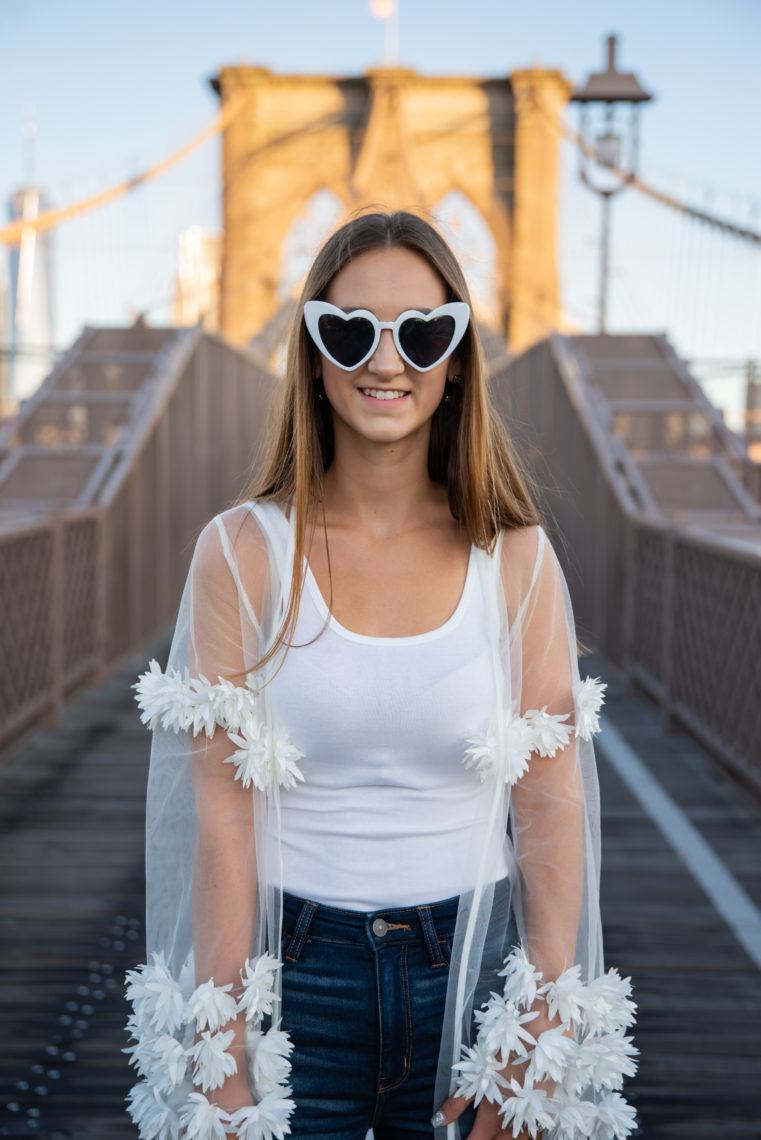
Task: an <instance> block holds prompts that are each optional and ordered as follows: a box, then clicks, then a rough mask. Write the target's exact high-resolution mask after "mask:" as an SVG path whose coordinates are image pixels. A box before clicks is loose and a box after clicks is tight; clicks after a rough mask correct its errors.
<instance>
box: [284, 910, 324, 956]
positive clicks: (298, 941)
mask: <svg viewBox="0 0 761 1140" xmlns="http://www.w3.org/2000/svg"><path fill="white" fill-rule="evenodd" d="M316 910H317V903H313V902H305V903H304V905H303V906H302V908H301V914H300V915H299V918H298V922H297V923H296V926H295V927H294V930H293V934H292V935H291V939H290V941H289V943H288V945H287V946H286V948H285V955H284V957H285V958H287V959H288V961H289V962H298V960H299V957H300V955H301V949H302V947H303V945H304V940H305V938H306V936H307V932H308V930H309V924H310V923H311V921H312V919H313V918H314V912H315V911H316Z"/></svg>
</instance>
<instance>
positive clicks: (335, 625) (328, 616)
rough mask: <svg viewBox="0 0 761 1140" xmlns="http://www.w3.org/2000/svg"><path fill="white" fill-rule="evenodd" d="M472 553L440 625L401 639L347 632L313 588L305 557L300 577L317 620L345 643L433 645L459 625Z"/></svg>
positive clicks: (472, 568) (471, 569)
mask: <svg viewBox="0 0 761 1140" xmlns="http://www.w3.org/2000/svg"><path fill="white" fill-rule="evenodd" d="M474 552H475V546H474V545H473V544H472V543H471V546H470V552H469V554H468V568H467V571H466V573H465V582H464V583H463V587H462V591H461V592H460V597H459V600H458V602H457V605H456V606H455V608H454V610H453V611H452V613H451V614H450V615H449V617H448V618H447V620H446V621H445V622H444V624H443V625H437V626H436V628H435V629H429V630H426V631H425V632H424V633H410V634H407V635H406V636H404V637H377V636H374V635H372V634H369V633H357V632H356V631H355V630H353V629H348V627H347V626H345V625H342V624H341V622H340V621H339V620H338V618H336V617H334V615H333V614H332V613H331V611H330V609H329V608H328V604H327V602H326V601H325V599H324V598H323V596H322V591H321V590H320V587H319V586H318V585H317V579H316V578H315V576H314V574H313V572H312V567H311V566H310V565H309V562H308V560H307V558H306V556H304V559H303V562H304V577H305V579H306V583H307V587H308V589H309V592H310V594H311V595H312V600H313V601H314V603H315V605H316V606H317V609H318V610H319V612H320V616H321V617H322V619H323V621H326V622H327V624H328V626H329V627H330V629H332V630H333V631H334V633H337V634H339V636H340V637H345V638H346V639H347V640H348V641H357V642H361V643H362V644H364V645H422V644H423V643H424V642H426V641H435V640H437V639H438V638H439V637H444V636H445V635H446V634H448V633H449V632H450V631H451V630H453V629H454V628H455V626H457V625H458V624H459V622H460V620H461V618H462V615H463V613H464V611H465V607H466V605H467V603H468V599H469V597H470V593H471V591H472V589H473V579H474V577H475V557H474Z"/></svg>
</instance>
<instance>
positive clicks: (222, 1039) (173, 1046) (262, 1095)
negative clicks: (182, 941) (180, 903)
mask: <svg viewBox="0 0 761 1140" xmlns="http://www.w3.org/2000/svg"><path fill="white" fill-rule="evenodd" d="M281 965H282V963H281V962H280V960H279V958H274V957H273V956H272V955H270V954H262V955H261V956H260V957H259V958H255V959H251V958H247V959H246V962H245V964H244V968H243V970H242V971H241V982H242V986H243V991H242V993H241V994H240V996H239V997H237V998H236V997H234V996H233V995H232V993H231V992H230V991H231V990H232V988H233V987H232V983H230V984H228V985H225V986H216V985H215V984H214V980H213V978H210V979H209V980H208V981H207V982H203V983H201V985H199V986H196V988H195V989H193V990H192V991H191V990H190V987H188V990H187V991H186V992H183V989H182V987H181V985H180V983H179V982H178V981H177V980H176V979H175V978H174V977H172V975H171V973H170V971H169V969H168V968H167V964H166V961H165V959H164V956H163V954H160V953H154V954H153V961H152V963H151V964H150V965H148V964H146V963H143V964H142V965H140V966H138V967H137V968H136V969H134V970H128V971H127V974H126V987H125V988H126V994H127V997H128V999H129V1000H130V1002H131V1003H132V1009H133V1012H132V1014H131V1015H130V1017H129V1019H128V1021H127V1029H128V1030H129V1033H130V1037H131V1038H132V1039H133V1040H134V1042H135V1044H133V1045H131V1046H129V1048H127V1049H124V1050H123V1052H124V1053H127V1054H128V1055H129V1056H130V1064H131V1065H133V1066H134V1067H135V1069H136V1070H137V1073H138V1076H139V1077H140V1078H141V1080H140V1081H138V1083H137V1084H136V1085H134V1086H133V1087H132V1089H131V1090H130V1092H129V1094H128V1096H127V1105H128V1112H129V1115H130V1117H131V1118H132V1121H133V1122H134V1124H135V1125H136V1126H137V1129H138V1133H139V1135H140V1137H141V1140H178V1138H179V1137H180V1136H182V1137H183V1140H185V1138H188V1140H225V1137H226V1136H227V1135H228V1134H229V1133H230V1132H234V1133H235V1134H236V1136H239V1137H242V1138H243V1140H283V1138H284V1137H285V1136H286V1135H287V1134H288V1133H289V1132H290V1125H289V1123H288V1121H289V1118H290V1115H291V1113H292V1112H293V1110H294V1108H295V1107H296V1106H295V1104H294V1102H293V1100H291V1088H290V1086H289V1084H288V1083H287V1082H288V1078H289V1076H290V1071H291V1062H290V1061H289V1059H288V1058H289V1055H290V1053H291V1051H292V1049H293V1045H292V1043H291V1041H290V1039H289V1037H288V1034H287V1033H285V1032H283V1031H282V1030H280V1029H275V1028H270V1029H268V1030H267V1031H266V1033H265V1032H263V1031H262V1029H261V1022H262V1019H263V1017H264V1015H265V1014H271V1013H272V1009H273V1001H274V998H275V994H274V992H273V990H272V986H273V984H274V977H275V971H276V970H279V969H280V968H281ZM239 1013H243V1014H245V1018H246V1030H245V1037H246V1055H247V1058H248V1067H249V1073H250V1081H249V1084H250V1086H251V1088H252V1089H253V1094H254V1095H253V1098H252V1099H254V1100H255V1103H254V1104H250V1105H246V1106H243V1107H241V1108H238V1109H236V1110H235V1111H234V1112H232V1113H228V1112H226V1111H225V1110H224V1109H222V1108H220V1107H219V1106H218V1105H216V1104H214V1103H213V1101H211V1100H209V1098H208V1096H207V1095H205V1094H207V1093H210V1094H212V1095H213V1091H214V1090H215V1089H217V1088H219V1087H220V1086H221V1085H222V1084H224V1081H225V1080H226V1078H227V1077H228V1076H232V1075H233V1074H234V1073H237V1071H238V1060H237V1059H236V1058H235V1056H234V1055H233V1053H232V1052H231V1051H230V1049H229V1046H230V1045H231V1043H232V1041H233V1038H234V1032H233V1030H232V1029H228V1030H225V1029H224V1026H225V1025H227V1024H228V1022H230V1021H231V1020H232V1019H234V1018H235V1017H236V1016H237V1015H238V1014H239ZM196 1036H198V1040H196ZM199 1090H200V1091H199Z"/></svg>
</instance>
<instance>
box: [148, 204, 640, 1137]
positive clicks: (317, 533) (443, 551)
mask: <svg viewBox="0 0 761 1140" xmlns="http://www.w3.org/2000/svg"><path fill="white" fill-rule="evenodd" d="M273 440H274V445H273V450H272V454H271V456H270V457H269V459H268V461H267V463H266V464H265V465H264V467H263V472H262V474H261V475H260V476H259V477H258V478H257V479H256V480H255V481H254V482H253V484H252V486H251V487H249V488H248V489H247V491H246V493H245V495H244V498H243V500H242V501H241V502H240V503H239V504H238V505H236V506H234V507H232V508H231V509H229V510H227V511H223V512H222V513H221V514H219V515H217V516H215V518H214V519H212V520H211V522H210V523H209V524H208V525H207V526H206V527H205V528H204V530H203V532H202V533H201V535H200V537H199V539H198V542H197V545H196V548H195V552H194V556H193V561H192V565H191V568H190V572H189V575H188V580H187V583H186V587H185V592H184V594H183V598H182V602H181V605H180V611H179V615H178V620H177V625H176V628H175V633H174V638H173V642H172V647H171V652H170V657H169V662H168V666H167V670H166V672H162V671H161V669H160V668H159V666H158V663H157V662H155V661H152V662H151V664H150V669H149V671H148V672H147V673H145V674H143V675H142V676H141V678H140V679H139V681H138V682H137V684H136V686H135V687H136V688H137V690H138V701H139V703H140V707H141V710H142V718H143V720H144V722H145V723H146V724H147V725H148V726H149V727H150V728H151V730H152V731H153V734H154V735H153V741H152V749H151V771H150V779H149V789H148V812H147V836H148V841H147V842H148V846H147V885H148V900H147V949H148V955H149V962H148V963H146V964H144V965H142V966H141V967H139V968H138V969H137V970H135V971H131V972H130V974H129V975H128V994H129V996H130V998H131V1000H132V1002H133V1005H134V1011H135V1012H134V1014H133V1015H132V1017H131V1018H130V1022H129V1028H130V1030H131V1033H132V1037H133V1038H134V1042H135V1043H134V1044H133V1045H132V1046H131V1048H130V1050H129V1052H130V1053H131V1058H132V1063H134V1064H135V1065H136V1067H137V1070H138V1073H139V1075H140V1077H141V1078H142V1080H141V1081H139V1082H138V1084H137V1085H136V1086H135V1088H134V1089H133V1090H132V1092H131V1094H130V1098H129V1101H130V1113H131V1115H132V1117H133V1119H134V1120H135V1121H136V1123H137V1124H138V1126H139V1128H140V1132H141V1135H142V1136H144V1137H149V1138H151V1140H152V1138H154V1137H159V1138H162V1140H163V1138H164V1137H174V1136H177V1135H178V1134H179V1135H183V1136H187V1137H191V1138H193V1137H199V1138H201V1140H210V1138H214V1140H221V1138H223V1137H225V1136H240V1137H244V1138H245V1140H259V1138H265V1140H268V1138H269V1137H282V1136H283V1135H285V1134H286V1133H288V1132H290V1133H291V1135H293V1136H294V1137H306V1136H318V1135H319V1136H324V1137H331V1138H333V1140H362V1138H363V1137H364V1136H365V1133H366V1131H367V1130H368V1129H369V1128H370V1127H372V1128H373V1131H374V1135H375V1138H376V1140H405V1138H407V1137H413V1136H419V1135H421V1134H422V1135H429V1136H430V1135H435V1136H437V1137H442V1138H443V1137H447V1138H448V1140H455V1138H457V1137H463V1138H464V1137H471V1140H493V1138H496V1137H500V1138H502V1137H508V1136H510V1137H520V1138H521V1140H525V1138H526V1137H532V1138H534V1137H536V1136H538V1135H544V1136H546V1137H550V1136H553V1137H555V1136H557V1137H562V1138H565V1140H575V1138H576V1137H594V1138H595V1140H605V1138H607V1137H625V1136H627V1135H628V1134H629V1132H630V1131H631V1129H632V1128H633V1126H634V1114H633V1112H632V1110H631V1109H630V1108H629V1106H628V1105H627V1104H626V1102H625V1101H624V1100H623V1098H622V1097H621V1096H620V1095H619V1093H618V1091H617V1090H618V1089H620V1088H621V1086H622V1082H623V1078H624V1076H627V1075H631V1074H632V1073H633V1072H634V1062H633V1059H632V1058H633V1054H634V1053H635V1052H636V1050H634V1049H633V1047H632V1045H631V1039H630V1038H627V1037H625V1036H624V1034H625V1030H626V1028H627V1027H628V1026H629V1025H631V1024H632V1022H633V1011H634V1008H635V1007H634V1005H633V1003H632V1002H631V1001H630V1000H629V999H628V994H629V993H630V986H629V984H628V979H626V980H622V979H621V978H620V977H619V976H618V974H617V973H616V971H615V970H610V971H608V973H606V974H603V973H602V947H601V937H600V918H599V907H598V889H599V811H598V802H597V781H596V772H595V766H594V756H593V749H592V744H591V737H592V734H593V733H594V732H595V731H597V729H598V721H597V712H598V710H599V707H600V705H601V703H602V690H603V688H604V686H601V685H599V684H598V682H597V681H596V680H592V679H590V678H587V679H586V680H585V681H583V682H582V681H581V680H580V678H579V674H578V666H577V660H576V642H575V635H574V627H573V617H572V612H571V607H570V601H569V598H568V592H567V589H566V585H565V581H564V578H563V574H562V571H561V569H560V566H559V564H558V562H557V559H556V557H555V554H554V551H553V549H552V547H551V545H550V543H549V540H548V539H547V537H546V534H545V532H544V530H543V528H542V526H541V525H540V523H539V518H538V514H537V511H536V508H535V507H534V505H533V503H532V500H531V497H530V494H529V490H528V484H527V480H526V478H525V476H522V475H521V474H520V473H519V469H518V466H517V464H516V461H515V459H514V457H513V455H512V452H511V448H510V446H509V443H508V440H507V437H506V434H505V430H504V428H503V427H502V425H501V424H500V422H499V421H498V419H497V417H496V415H495V413H494V411H493V409H492V407H491V404H490V402H489V398H488V395H487V392H486V387H485V382H484V368H483V361H482V353H481V349H480V347H479V343H478V335H477V330H476V327H475V324H474V321H473V319H472V314H471V310H470V301H469V296H468V290H467V285H466V283H465V280H464V277H463V274H462V271H461V269H460V267H459V265H458V264H457V261H456V259H455V257H454V256H453V254H452V252H451V250H450V249H449V247H448V246H447V245H446V243H445V242H444V241H443V239H442V238H441V236H440V235H439V234H438V233H437V231H436V230H435V229H434V228H433V227H432V226H431V225H430V224H429V223H428V222H426V221H425V220H423V219H422V218H420V217H417V216H415V215H413V214H410V213H406V212H397V213H393V214H384V213H371V214H365V215H361V216H359V217H355V218H354V219H353V220H351V221H350V222H348V223H347V224H346V225H344V226H343V227H342V228H341V229H339V230H338V231H337V232H336V233H335V234H334V235H333V236H332V237H331V238H330V239H329V240H328V242H327V243H326V244H325V246H324V247H323V249H322V250H321V251H320V253H319V254H318V256H317V258H316V260H315V262H314V265H313V266H312V268H311V271H310V273H309V275H308V277H307V280H306V283H305V285H304V290H303V293H302V298H301V301H300V303H299V306H298V309H297V313H296V316H295V319H294V324H293V329H292V334H291V338H290V343H289V351H288V365H287V377H286V383H285V389H284V403H283V408H282V411H281V413H280V419H279V424H278V425H277V427H276V429H275V433H274V436H273ZM432 1114H433V1115H432Z"/></svg>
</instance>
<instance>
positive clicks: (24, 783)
mask: <svg viewBox="0 0 761 1140" xmlns="http://www.w3.org/2000/svg"><path fill="white" fill-rule="evenodd" d="M165 648H166V643H165V642H159V643H157V644H156V645H154V646H152V647H150V648H149V649H147V650H145V651H144V652H143V653H141V654H140V655H139V656H138V657H136V658H134V659H132V660H131V661H128V662H126V663H124V665H123V666H122V667H121V668H120V669H119V670H118V671H117V672H116V673H114V674H113V675H112V676H111V677H110V679H109V680H108V681H107V682H106V683H105V684H104V685H103V686H102V687H101V688H99V689H98V690H97V691H93V692H90V693H86V694H84V695H83V696H81V697H80V698H78V699H76V700H74V701H72V702H71V703H70V704H69V705H68V707H67V708H66V710H65V713H64V717H63V721H62V724H61V726H60V728H59V729H57V730H56V731H51V732H41V733H38V734H36V735H34V736H32V737H29V738H28V739H26V740H25V741H23V742H22V743H21V744H20V745H18V746H17V747H16V748H14V749H13V750H12V751H11V752H10V753H8V754H6V755H5V756H4V757H3V758H2V761H0V827H1V828H2V835H1V836H0V969H1V974H0V1008H1V1009H2V1016H3V1028H4V1032H3V1033H2V1035H0V1136H37V1137H46V1138H49V1140H57V1138H63V1137H81V1138H83V1140H84V1138H87V1137H97V1138H98V1140H121V1138H125V1140H126V1138H127V1137H129V1138H130V1140H135V1137H136V1132H135V1130H134V1129H133V1128H132V1126H131V1124H130V1122H129V1119H128V1117H127V1116H126V1113H125V1111H124V1105H123V1100H124V1096H125V1094H126V1092H127V1090H128V1088H129V1086H130V1084H131V1083H132V1070H131V1069H130V1068H129V1067H128V1065H127V1063H126V1057H125V1056H124V1054H123V1053H122V1052H121V1050H122V1049H123V1048H124V1047H125V1046H126V1044H127V1039H126V1034H125V1033H124V1030H123V1026H124V1022H125V1020H126V1017H127V1013H128V1009H127V1005H126V1002H125V1000H124V997H123V993H122V983H123V976H124V971H125V970H126V969H128V968H129V967H131V966H133V965H134V964H135V963H136V962H138V961H142V960H144V944H143V833H142V824H143V809H144V794H145V777H146V767H147V757H148V743H149V737H148V734H147V732H146V730H145V729H144V728H143V726H142V725H141V724H140V722H139V719H138V715H137V709H136V706H135V704H134V700H133V691H132V690H131V689H130V688H129V685H130V683H131V682H132V681H133V680H134V679H135V676H136V674H137V672H139V671H141V670H142V669H143V668H144V667H145V664H146V662H147V660H148V658H149V657H150V656H152V655H155V656H158V657H159V659H160V660H163V659H165V658H164V657H163V653H162V650H164V649H165ZM583 665H584V668H583V670H582V671H583V672H587V673H590V674H592V675H593V676H594V675H600V676H602V678H603V680H606V681H608V684H609V689H608V700H607V704H606V713H607V715H608V717H609V719H610V721H611V723H613V724H614V725H615V726H616V727H617V728H618V729H619V731H620V732H621V733H622V734H623V736H624V737H625V738H626V739H627V740H628V742H629V744H630V745H632V746H633V747H634V748H635V750H636V751H637V753H638V754H639V756H640V758H641V759H642V760H643V761H644V762H645V764H646V765H647V767H648V768H649V769H650V770H651V771H652V772H653V773H654V775H655V776H656V777H657V778H658V780H659V781H660V782H661V783H662V785H663V786H664V787H665V788H666V789H667V791H668V792H669V793H670V794H671V796H672V797H673V798H674V799H675V800H676V801H677V803H678V804H679V805H680V806H681V808H682V809H683V811H684V812H685V813H686V814H687V816H688V817H689V819H690V820H691V821H692V823H693V824H694V825H695V826H696V827H697V828H698V829H699V831H700V832H701V834H702V835H703V836H704V838H705V839H706V840H707V841H708V842H709V843H710V844H711V846H712V848H713V849H714V851H715V852H716V854H717V855H719V857H720V858H721V859H722V860H723V862H724V863H725V864H726V866H727V867H728V869H729V870H730V871H731V873H732V874H733V875H734V876H735V878H736V879H737V881H738V882H739V883H740V884H741V886H742V887H743V888H744V889H745V891H746V892H747V893H748V895H749V896H750V897H751V898H752V899H753V900H754V902H755V904H756V906H758V907H759V908H761V807H760V806H759V805H758V803H756V802H754V801H753V800H752V799H751V798H750V797H749V796H748V795H747V794H746V793H745V792H744V791H743V790H742V789H740V788H738V787H736V786H735V785H734V784H733V783H732V782H731V781H730V780H729V778H728V777H727V776H725V775H724V774H723V772H722V771H721V770H720V769H719V767H718V766H717V765H716V764H715V763H714V762H713V761H711V760H710V759H709V758H707V757H706V756H705V755H704V754H703V753H702V752H701V750H700V749H699V748H698V747H697V746H695V745H694V744H693V743H692V742H691V741H690V740H688V739H687V738H686V737H685V736H683V735H681V734H664V732H663V731H662V729H661V726H660V722H659V718H658V715H657V714H656V713H655V712H654V710H653V709H652V707H651V706H650V705H649V704H648V703H647V702H646V701H645V700H643V699H640V698H635V697H632V696H630V695H627V693H626V690H625V688H624V686H623V685H621V684H620V683H618V682H617V681H616V680H615V678H614V677H613V675H612V674H610V673H609V672H608V671H607V670H606V669H605V668H604V667H603V666H602V665H601V664H600V663H599V662H596V661H595V660H594V659H592V658H588V659H586V661H585V662H584V663H583ZM598 767H599V772H600V784H601V792H602V804H603V881H602V905H603V920H604V932H605V940H606V959H607V961H606V964H607V965H615V966H617V967H618V969H619V970H620V972H621V973H622V974H623V975H631V977H632V981H633V984H634V987H635V989H634V997H635V999H636V1000H637V1002H638V1003H639V1018H638V1023H637V1026H636V1031H635V1043H636V1044H637V1046H638V1047H639V1049H640V1051H641V1056H640V1066H639V1072H638V1075H637V1077H636V1078H635V1079H633V1080H631V1081H630V1082H628V1084H627V1095H628V1097H629V1099H630V1100H631V1102H632V1103H633V1104H634V1106H635V1107H636V1109H637V1111H638V1114H639V1117H640V1122H641V1123H640V1128H639V1130H638V1132H637V1133H636V1134H635V1135H636V1137H637V1138H641V1137H642V1138H646V1140H759V1138H761V1092H760V1091H759V1090H760V1086H761V971H759V970H758V968H757V967H756V966H755V965H754V964H753V962H752V961H751V959H750V958H749V956H748V955H747V953H746V952H745V951H744V950H743V949H742V947H741V946H740V944H739V943H738V942H737V940H736V938H735V936H734V935H733V933H732V932H731V930H730V929H729V928H728V926H727V925H726V923H725V922H724V920H723V919H722V918H721V917H720V916H719V915H718V914H717V913H716V911H715V910H714V908H713V907H712V905H711V903H710V902H709V901H708V899H707V897H706V896H705V895H704V893H703V892H702V890H701V888H700V887H699V886H698V885H697V883H696V881H695V879H694V877H693V875H692V873H691V871H690V869H689V867H688V866H687V864H686V863H685V861H684V859H683V858H681V857H680V855H679V854H677V853H676V852H675V851H674V850H673V849H672V848H671V847H670V846H669V844H668V843H667V842H666V841H665V840H664V839H663V837H662V836H661V834H660V832H659V831H658V830H657V828H656V827H655V825H654V824H653V822H652V821H651V819H650V818H649V817H648V815H647V813H646V812H644V811H643V809H642V808H641V807H640V806H639V804H638V803H637V801H636V800H635V799H634V798H633V797H632V795H631V793H630V792H629V790H628V788H627V787H626V785H625V784H624V783H623V782H622V781H621V779H620V778H619V777H618V775H617V774H616V772H615V771H614V769H613V768H612V767H611V765H610V763H609V762H608V761H607V760H606V758H605V755H604V749H603V748H602V747H601V748H600V750H599V752H598Z"/></svg>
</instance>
